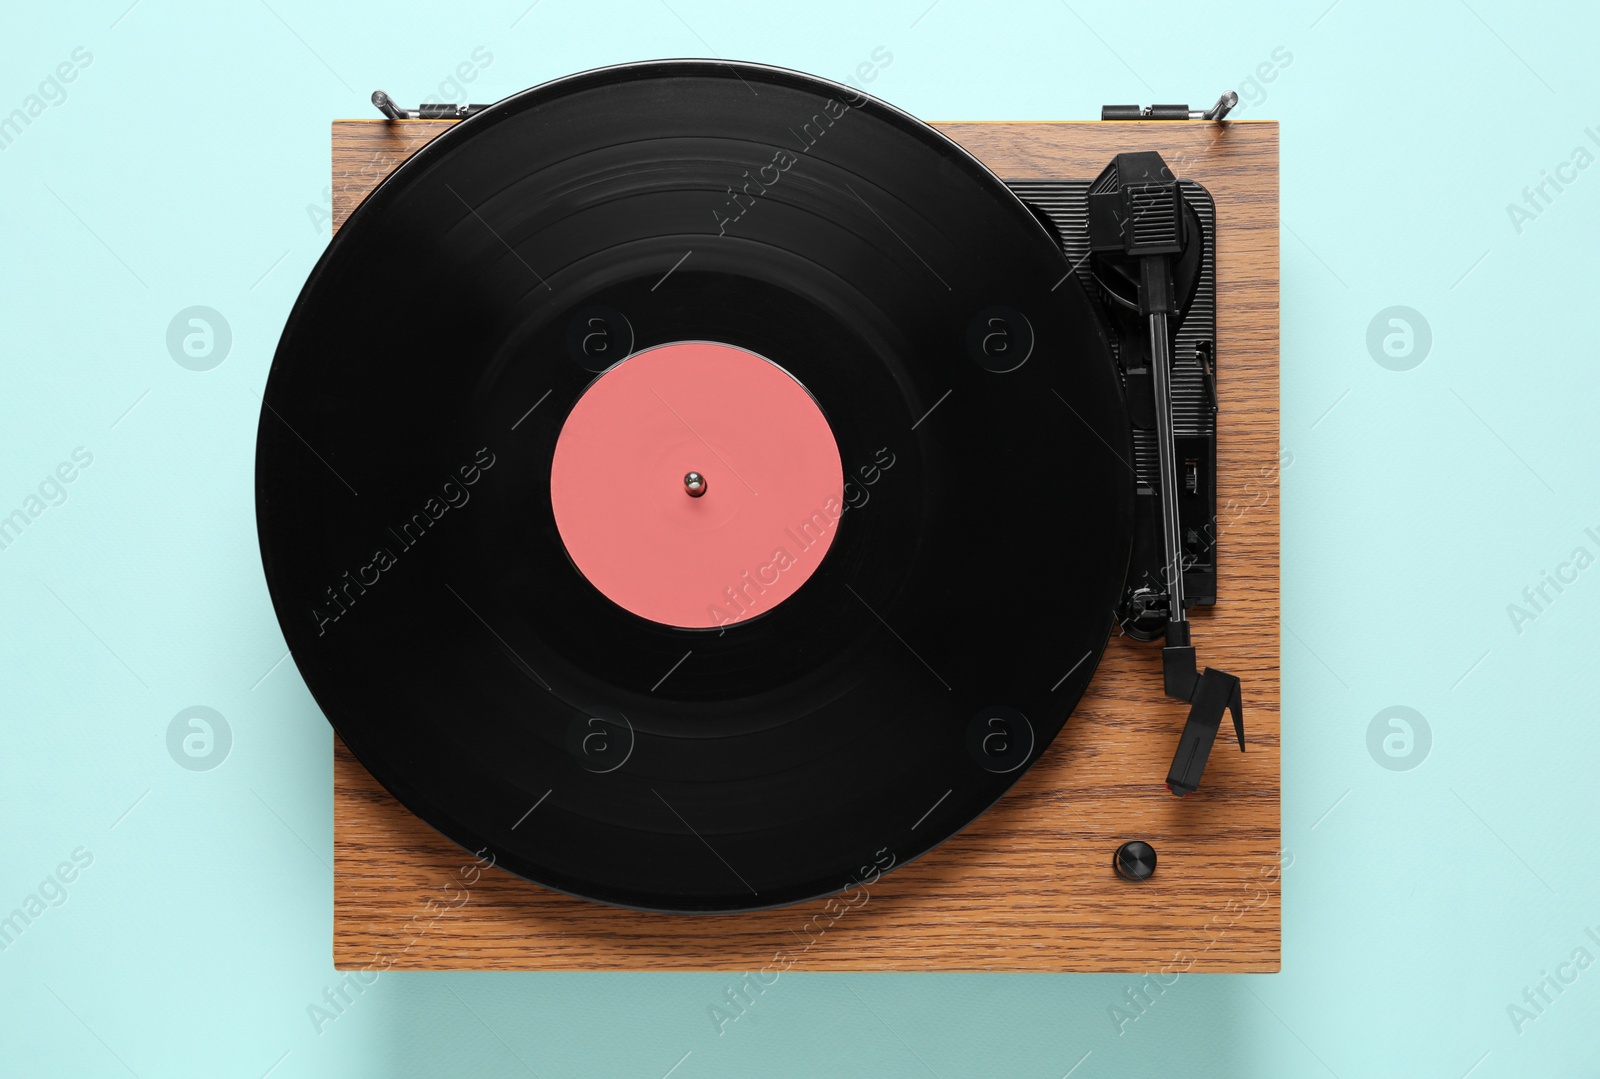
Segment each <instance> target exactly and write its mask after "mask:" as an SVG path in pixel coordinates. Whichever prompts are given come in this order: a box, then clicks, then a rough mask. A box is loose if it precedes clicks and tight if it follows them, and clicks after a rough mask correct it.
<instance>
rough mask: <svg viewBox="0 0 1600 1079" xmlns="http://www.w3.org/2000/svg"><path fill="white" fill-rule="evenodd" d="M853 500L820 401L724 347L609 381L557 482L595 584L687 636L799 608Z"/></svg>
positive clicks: (656, 359)
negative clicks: (788, 605)
mask: <svg viewBox="0 0 1600 1079" xmlns="http://www.w3.org/2000/svg"><path fill="white" fill-rule="evenodd" d="M843 490H844V469H843V466H842V464H841V463H840V460H839V447H838V444H837V443H836V442H835V440H834V437H833V431H832V429H831V428H829V426H828V421H827V420H826V419H825V418H824V417H823V415H822V410H821V409H820V408H819V407H818V406H817V402H816V401H815V400H814V399H813V398H812V396H811V395H810V393H808V392H807V391H806V389H805V387H803V386H801V385H800V383H799V382H797V381H795V379H794V378H793V377H792V376H791V375H790V374H789V373H788V372H787V371H785V370H783V369H782V368H781V367H779V366H777V365H776V364H774V363H772V362H771V361H769V360H766V359H763V358H762V357H760V356H758V355H756V354H755V353H753V352H748V351H746V350H745V349H742V348H735V347H733V346H731V345H722V344H716V343H713V342H708V341H685V342H679V343H676V344H670V345H659V346H657V347H655V348H650V349H646V350H645V351H643V352H639V353H637V354H635V355H633V356H630V357H629V358H628V359H626V360H624V361H623V362H621V363H619V364H617V365H616V366H615V367H613V368H611V369H610V370H608V371H607V372H606V373H605V374H603V375H601V376H600V377H599V378H597V379H596V380H595V381H594V383H593V384H591V385H590V386H589V388H588V389H587V390H585V391H584V393H583V396H582V397H580V398H579V399H578V403H577V404H576V405H574V406H573V409H572V412H571V414H570V415H568V417H567V419H566V422H565V424H564V425H563V426H562V428H561V435H560V437H559V438H558V439H557V441H556V450H555V459H554V462H553V464H552V465H551V469H550V503H551V506H552V508H553V509H554V511H555V520H556V528H557V529H558V531H559V532H560V534H561V540H562V542H563V543H564V544H565V545H566V548H567V553H568V555H569V556H570V557H571V559H572V561H573V563H574V564H575V565H576V566H577V567H578V570H579V572H581V573H582V574H583V575H584V577H586V578H587V579H588V580H589V582H590V583H591V584H593V585H594V586H595V588H597V589H599V590H600V592H601V593H602V594H604V595H605V596H606V597H607V598H608V599H610V600H611V601H612V602H613V603H616V604H617V605H618V606H620V607H623V608H625V609H626V610H629V611H631V612H633V613H634V614H636V615H638V616H640V617H641V618H647V619H649V620H651V621H652V622H660V623H663V624H665V625H669V626H679V627H683V628H687V629H708V628H716V627H718V626H723V625H727V624H729V623H732V622H737V621H742V620H744V619H747V618H753V617H756V616H757V615H760V614H764V613H765V612H767V611H770V610H772V609H773V608H774V607H776V606H777V605H778V604H780V603H782V602H783V601H784V600H786V599H788V598H789V597H790V596H792V595H793V594H794V593H795V591H796V590H797V589H798V588H800V586H801V585H803V584H805V582H806V581H807V580H808V579H809V578H810V577H811V575H812V574H813V573H814V572H816V569H817V566H818V565H819V564H820V563H821V562H822V558H823V556H824V555H825V554H826V553H827V551H828V547H829V545H830V544H832V542H833V537H834V534H835V533H836V532H837V531H838V528H839V518H840V516H841V515H842V514H843V512H844V504H843V501H842V498H843Z"/></svg>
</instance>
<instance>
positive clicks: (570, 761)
mask: <svg viewBox="0 0 1600 1079" xmlns="http://www.w3.org/2000/svg"><path fill="white" fill-rule="evenodd" d="M685 252H689V253H690V254H688V255H685ZM597 334H598V336H596V335H597ZM683 341H711V342H720V343H726V344H728V345H733V346H737V347H738V348H742V349H747V350H749V351H750V352H753V353H756V354H758V355H759V356H761V357H764V358H766V359H768V360H770V361H771V362H772V363H774V364H776V365H778V366H779V367H781V368H782V369H783V370H784V371H786V372H788V373H789V374H790V375H792V376H793V378H794V379H795V380H797V381H798V382H799V383H800V384H801V385H802V386H804V387H805V389H806V390H807V391H808V392H809V393H810V395H811V396H812V398H814V400H815V402H816V404H817V406H818V407H819V408H820V409H821V412H822V414H823V415H824V416H825V417H826V420H827V424H828V426H829V427H830V428H831V430H832V433H833V436H834V438H835V439H836V441H837V446H838V453H839V459H840V461H841V462H842V465H843V470H844V478H845V481H846V483H845V489H844V491H843V492H842V494H843V503H844V505H843V512H842V514H841V516H840V517H839V519H838V524H837V531H836V533H835V534H834V536H833V539H832V543H831V546H829V547H828V549H827V552H826V555H825V556H824V557H823V558H822V560H821V562H820V563H819V564H818V565H817V567H816V568H815V570H814V572H813V573H812V574H811V576H810V577H809V579H807V580H806V581H805V583H804V584H803V585H801V586H800V587H799V588H798V589H797V590H796V591H795V592H794V594H793V595H792V596H790V597H789V598H788V599H786V600H785V601H784V602H782V603H781V604H778V605H776V606H774V607H772V608H771V609H770V610H766V611H764V612H762V613H760V615H759V616H758V617H752V618H749V619H746V620H741V621H738V622H736V623H733V624H731V625H726V626H722V627H721V628H710V629H695V628H678V627H675V626H670V625H664V624H661V623H659V622H654V621H651V620H648V619H646V618H642V617H639V616H638V615H635V614H633V613H630V611H628V610H626V609H624V608H623V607H622V606H619V605H618V604H616V603H614V602H612V601H611V600H609V599H607V598H606V596H604V595H602V594H601V592H600V591H599V590H597V589H596V587H595V586H594V585H592V584H591V583H590V582H589V580H587V579H586V578H585V576H584V574H583V573H582V572H581V571H580V570H579V569H578V568H577V566H576V565H575V563H574V561H573V559H572V558H571V557H569V554H568V551H567V549H566V548H565V546H564V544H563V539H562V536H561V535H560V532H559V529H558V528H557V524H556V520H555V514H554V512H553V509H552V503H551V468H552V458H553V455H554V453H555V447H556V443H557V439H558V437H559V436H560V434H561V431H562V426H563V423H564V421H565V419H566V418H567V416H568V415H569V413H570V412H571V410H572V408H573V406H574V404H575V403H576V402H577V401H578V400H579V398H580V396H581V395H583V394H584V393H585V391H586V389H587V388H589V387H590V386H591V384H593V383H594V382H595V380H596V379H598V378H605V377H606V376H605V375H604V374H601V373H599V372H602V371H604V370H606V369H607V368H608V367H609V366H610V365H611V364H612V363H613V362H615V361H617V360H618V359H620V358H621V357H623V356H626V355H629V354H634V355H637V354H638V353H640V352H642V351H643V350H647V349H650V348H652V347H655V346H658V345H663V344H668V343H672V342H683ZM621 362H623V363H626V362H628V361H627V360H626V359H622V360H621ZM265 404H266V407H265V408H264V409H263V411H262V416H261V421H260V430H259V435H258V454H257V467H256V485H257V515H258V525H259V530H260V540H261V551H262V558H263V561H264V564H265V569H266V578H267V583H268V585H269V588H270V590H271V594H272V599H273V603H274V605H275V607H276V610H277V613H278V617H279V619H280V621H281V623H282V625H283V629H284V633H285V636H286V638H287V641H288V644H289V646H290V648H291V650H292V653H293V656H294V659H295V662H296V663H297V664H298V666H299V669H300V671H301V673H302V674H303V676H304V678H305V681H306V683H307V685H308V686H309V687H310V689H311V692H312V693H313V695H314V696H315V698H316V700H317V703H318V704H319V705H320V706H321V707H322V709H323V711H324V712H325V713H326V715H327V717H328V719H329V721H330V722H331V723H332V724H333V726H334V727H335V729H336V730H337V731H338V733H339V734H340V735H341V737H342V738H343V739H344V741H345V742H346V743H347V744H348V745H349V747H350V749H351V750H352V751H353V752H354V753H355V755H356V756H357V757H358V758H359V759H360V761H361V762H362V764H363V765H365V766H366V767H367V768H368V769H369V770H370V771H371V772H372V774H373V775H374V776H375V777H376V778H377V779H378V780H379V781H380V782H381V783H382V784H383V785H384V786H385V787H386V788H387V789H388V790H389V791H391V792H392V793H393V794H394V795H395V796H396V797H397V798H398V799H399V800H400V801H401V802H402V803H403V804H405V805H406V806H407V807H408V808H409V809H410V810H411V811H413V812H414V813H416V814H417V815H418V816H419V817H421V818H422V819H423V820H424V821H426V822H428V823H429V824H430V825H432V826H433V827H435V828H437V829H438V830H439V831H440V832H442V833H443V834H444V835H446V836H448V837H450V838H451V839H453V840H455V841H456V842H458V843H459V844H461V845H462V846H463V847H465V848H467V849H468V850H472V851H482V850H484V849H485V848H487V850H488V851H492V852H493V854H494V856H495V859H496V861H497V864H499V865H500V866H503V867H505V868H507V869H510V870H512V871H514V872H516V873H518V874H520V875H522V876H524V877H527V878H529V879H531V880H534V881H537V882H538V883H540V884H543V885H546V886H548V887H551V888H555V889H559V890H561V891H564V892H569V893H573V894H577V895H580V896H585V897H588V898H592V899H596V900H600V901H604V902H609V903H614V904H620V905H625V906H630V907H639V908H646V909H655V910H674V911H726V910H739V909H749V908H755V907H766V906H773V905H778V904H784V903H791V902H796V901H799V900H804V899H807V898H811V897H815V896H818V895H822V894H826V893H830V892H834V891H838V890H841V889H844V888H846V887H850V886H851V885H852V884H853V883H858V882H861V881H863V880H875V879H876V878H877V875H878V874H879V873H880V872H882V871H883V870H884V869H885V868H888V867H892V866H894V865H900V864H904V863H905V862H907V861H909V860H910V859H911V858H913V857H915V856H917V855H918V854H921V853H922V852H924V851H926V850H928V849H929V848H931V847H932V846H934V845H936V844H938V843H939V842H941V841H942V840H944V839H945V838H947V837H949V836H950V835H951V834H953V833H954V832H956V831H957V830H959V829H960V828H962V827H963V826H965V825H966V824H967V823H968V822H970V821H971V820H972V819H973V818H974V817H976V816H977V815H978V814H980V813H982V812H983V811H984V810H985V809H986V808H987V807H988V806H990V805H991V804H992V803H993V802H994V801H995V800H996V799H997V798H998V797H1000V796H1001V795H1002V794H1003V793H1004V792H1005V791H1006V790H1007V788H1009V787H1010V786H1011V784H1012V783H1014V782H1015V781H1016V780H1017V778H1018V777H1019V776H1020V775H1021V774H1022V773H1023V771H1024V770H1025V769H1026V767H1027V766H1028V765H1030V764H1032V763H1033V762H1034V761H1035V760H1037V759H1038V757H1039V755H1040V754H1041V753H1042V752H1044V751H1045V749H1046V748H1047V747H1048V746H1049V744H1050V742H1051V739H1052V738H1053V737H1054V736H1055V735H1056V733H1057V732H1058V731H1059V730H1060V729H1061V726H1062V724H1063V723H1064V722H1065V720H1066V718H1067V716H1068V715H1069V713H1070V712H1071V710H1072V708H1073V706H1074V705H1075V704H1076V703H1077V701H1078V699H1079V697H1080V696H1081V695H1082V693H1083V691H1084V689H1085V687H1086V686H1087V685H1088V683H1089V680H1090V677H1091V676H1092V674H1093V672H1094V669H1095V666H1096V664H1097V662H1098V659H1099V656H1100V653H1101V650H1102V649H1103V648H1104V646H1105V642H1106V639H1107V636H1108V634H1109V632H1110V629H1111V626H1112V624H1113V609H1114V608H1115V606H1116V603H1117V601H1118V598H1119V596H1120V593H1121V590H1122V587H1123V577H1124V574H1125V572H1126V568H1127V561H1128V555H1129V549H1130V544H1131V537H1132V527H1133V497H1134V491H1133V485H1132V479H1131V473H1130V471H1129V469H1128V466H1127V465H1126V463H1125V462H1127V461H1128V460H1130V459H1131V448H1130V444H1129V433H1128V432H1129V429H1128V423H1127V416H1126V409H1125V406H1124V404H1123V401H1122V398H1121V390H1120V387H1119V383H1118V380H1117V376H1116V373H1115V369H1114V365H1113V361H1112V358H1111V355H1110V351H1109V347H1108V345H1107V343H1106V340H1105V337H1104V334H1103V331H1102V330H1101V328H1100V326H1099V323H1098V321H1097V319H1096V316H1095V314H1094V312H1093V310H1092V309H1091V306H1090V304H1089V302H1088V300H1087V299H1086V297H1085V295H1084V293H1083V291H1082V289H1081V287H1080V285H1079V283H1078V280H1077V278H1076V276H1075V275H1074V274H1072V273H1070V272H1069V267H1068V265H1067V263H1066V260H1065V258H1064V257H1063V255H1062V253H1061V250H1060V248H1059V246H1058V245H1057V243H1056V241H1055V240H1054V238H1053V237H1052V236H1050V235H1049V234H1048V233H1047V232H1046V230H1045V229H1044V227H1042V226H1041V224H1040V222H1039V221H1038V220H1037V219H1036V218H1035V217H1034V215H1033V214H1032V213H1030V211H1029V210H1028V208H1027V207H1026V206H1025V205H1024V204H1023V203H1022V202H1020V201H1019V200H1018V199H1017V198H1016V197H1015V196H1014V195H1013V194H1012V193H1011V192H1010V191H1009V190H1008V189H1007V188H1006V187H1005V185H1004V184H1003V183H1001V182H1000V180H998V179H997V178H996V177H995V176H994V175H993V174H991V173H990V172H989V171H988V170H986V169H985V168H984V167H983V166H981V165H980V164H979V163H978V162H977V161H975V160H974V159H973V158H972V157H970V156H969V155H968V154H967V153H966V152H964V151H963V150H961V149H960V148H958V147H957V146H956V145H955V144H953V143H952V142H950V141H949V140H947V139H946V138H944V137H943V136H942V135H940V134H938V133H937V132H935V131H934V130H933V129H931V128H929V127H927V126H926V125H924V124H922V123H920V122H918V121H916V120H914V119H912V118H911V117H909V116H907V115H906V114H904V113H902V112H900V111H898V110H896V109H894V108H892V107H890V106H888V105H886V104H884V103H882V102H880V101H877V100H875V99H872V98H869V97H866V96H864V95H861V94H860V93H858V92H857V91H854V90H852V89H850V88H848V87H845V86H841V85H837V84H833V83H830V82H826V81H823V80H819V79H816V78H813V77H810V76H806V75H801V74H797V73H794V72H789V71H784V70H780V69H775V68H769V67H763V66H759V65H752V64H743V63H719V62H711V61H669V62H660V63H649V64H638V65H629V66H623V67H616V68H607V69H603V70H598V71H592V72H588V73H585V74H581V75H576V76H572V77H570V78H565V79H561V80H558V81H555V82H552V83H548V84H545V85H543V86H539V87H536V88H534V89H532V90H529V91H527V92H525V93H522V94H519V95H516V96H514V97H511V98H508V99H506V100H505V101H502V102H500V103H498V104H496V105H494V106H492V107H490V108H488V109H487V110H485V111H484V112H482V113H480V114H478V115H477V116H475V117H473V118H471V119H467V120H465V121H463V122H461V123H459V124H457V125H455V126H454V127H453V128H452V129H450V130H448V131H447V132H445V133H444V134H442V135H440V136H439V137H438V138H437V139H435V140H434V141H432V142H431V143H429V144H428V145H426V146H425V147H423V148H422V149H421V150H420V151H419V152H418V153H416V154H415V155H414V156H413V157H411V158H410V159H409V160H408V161H407V162H406V163H405V164H403V165H402V166H400V168H399V169H397V170H396V171H395V172H394V173H393V174H392V175H390V176H389V177H388V178H387V179H386V180H384V181H383V183H382V184H381V185H379V187H378V188H377V190H376V191H374V192H373V194H372V195H371V196H370V197H369V198H368V199H367V200H366V201H365V202H364V203H363V204H362V205H361V206H360V207H359V208H358V209H357V210H356V211H355V212H354V213H353V214H352V215H351V217H350V218H349V220H348V221H347V222H345V224H344V225H343V227H342V228H341V229H340V230H339V232H338V234H337V235H336V237H335V238H334V239H333V241H332V242H331V243H330V245H329V247H328V249H327V251H326V253H325V254H324V255H323V257H322V259H321V261H320V262H319V263H318V265H317V267H316V269H315V270H314V271H313V273H312V275H311V277H310V280H309V281H308V282H307V284H306V286H305V288H304V291H303V292H302V293H301V295H300V297H299V300H298V302H297V303H296V305H295V307H294V310H293V313H292V314H291V316H290V318H289V321H288V324H287V327H286V328H285V330H284V333H283V338H282V341H281V343H280V346H279V348H278V352H277V355H276V357H275V359H274V362H273V365H272V371H271V375H270V377H269V380H268V384H267V388H266V392H265ZM641 527H644V526H643V525H641ZM636 539H637V537H634V538H632V539H630V542H633V541H636Z"/></svg>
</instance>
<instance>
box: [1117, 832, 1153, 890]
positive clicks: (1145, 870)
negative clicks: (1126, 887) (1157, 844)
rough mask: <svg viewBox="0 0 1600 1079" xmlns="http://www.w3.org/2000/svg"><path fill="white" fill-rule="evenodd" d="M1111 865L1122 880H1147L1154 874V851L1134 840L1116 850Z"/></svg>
mask: <svg viewBox="0 0 1600 1079" xmlns="http://www.w3.org/2000/svg"><path fill="white" fill-rule="evenodd" d="M1111 865H1112V867H1113V868H1115V869H1116V871H1117V876H1119V877H1121V878H1122V879H1123V880H1132V881H1141V880H1149V879H1150V878H1151V877H1152V876H1154V875H1155V872H1156V849H1155V848H1154V847H1152V846H1151V845H1150V844H1148V843H1145V842H1143V841H1141V840H1138V839H1135V840H1133V841H1131V842H1128V843H1124V844H1123V845H1122V846H1120V847H1118V848H1117V853H1116V855H1115V856H1114V857H1113V858H1112V859H1111Z"/></svg>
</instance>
